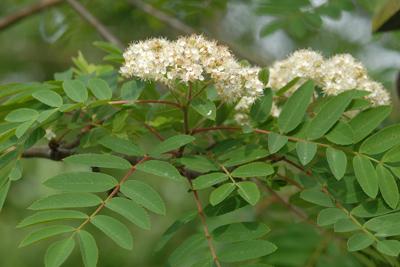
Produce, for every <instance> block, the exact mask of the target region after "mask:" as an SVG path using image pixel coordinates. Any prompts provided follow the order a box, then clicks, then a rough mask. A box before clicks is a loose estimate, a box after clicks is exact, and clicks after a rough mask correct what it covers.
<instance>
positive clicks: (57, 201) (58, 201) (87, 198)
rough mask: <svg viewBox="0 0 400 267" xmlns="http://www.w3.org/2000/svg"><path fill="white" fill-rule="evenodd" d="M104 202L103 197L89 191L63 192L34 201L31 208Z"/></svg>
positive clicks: (80, 206)
mask: <svg viewBox="0 0 400 267" xmlns="http://www.w3.org/2000/svg"><path fill="white" fill-rule="evenodd" d="M101 202H102V200H101V198H99V197H98V196H96V195H94V194H89V193H63V194H56V195H51V196H48V197H45V198H42V199H39V200H36V201H35V202H33V204H32V205H30V206H29V209H31V210H44V209H60V208H83V207H93V206H96V205H99V204H100V203H101Z"/></svg>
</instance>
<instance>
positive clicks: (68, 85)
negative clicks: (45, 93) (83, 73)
mask: <svg viewBox="0 0 400 267" xmlns="http://www.w3.org/2000/svg"><path fill="white" fill-rule="evenodd" d="M63 89H64V92H65V94H66V95H67V96H68V97H69V98H70V99H71V100H73V101H75V102H78V103H83V102H86V100H87V99H88V91H87V89H86V86H85V84H84V83H83V82H81V81H79V80H66V81H64V82H63Z"/></svg>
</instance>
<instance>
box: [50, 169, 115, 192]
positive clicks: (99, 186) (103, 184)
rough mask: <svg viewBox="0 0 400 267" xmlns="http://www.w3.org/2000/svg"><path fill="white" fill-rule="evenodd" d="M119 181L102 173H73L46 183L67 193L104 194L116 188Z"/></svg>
mask: <svg viewBox="0 0 400 267" xmlns="http://www.w3.org/2000/svg"><path fill="white" fill-rule="evenodd" d="M117 184H118V181H117V180H115V179H114V177H112V176H110V175H108V174H104V173H100V172H71V173H63V174H59V175H57V176H54V177H52V178H50V179H48V180H46V181H45V182H44V185H46V186H47V187H50V188H54V189H58V190H62V191H65V192H89V193H90V192H104V191H107V190H110V189H112V188H114V187H115V186H116V185H117Z"/></svg>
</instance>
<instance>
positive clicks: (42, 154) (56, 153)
mask: <svg viewBox="0 0 400 267" xmlns="http://www.w3.org/2000/svg"><path fill="white" fill-rule="evenodd" d="M72 154H73V151H72V150H70V149H63V148H58V149H57V150H54V149H51V148H49V147H45V146H44V147H33V148H30V149H28V150H26V151H24V152H23V153H22V157H23V158H44V159H51V160H55V161H60V160H62V159H64V158H66V157H68V156H71V155H72Z"/></svg>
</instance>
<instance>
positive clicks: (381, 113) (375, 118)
mask: <svg viewBox="0 0 400 267" xmlns="http://www.w3.org/2000/svg"><path fill="white" fill-rule="evenodd" d="M391 111H392V107H391V106H380V107H375V108H369V109H367V110H364V111H362V112H360V113H358V114H357V116H355V117H354V118H353V119H352V120H351V121H350V122H349V124H350V126H351V128H352V129H353V134H354V135H353V136H354V143H358V142H360V141H361V140H362V139H364V138H365V137H366V136H368V135H369V134H370V133H371V132H372V131H373V130H374V129H375V128H376V127H378V126H379V125H380V124H381V123H382V121H383V120H384V119H385V118H386V117H387V116H389V114H390V112H391Z"/></svg>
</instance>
